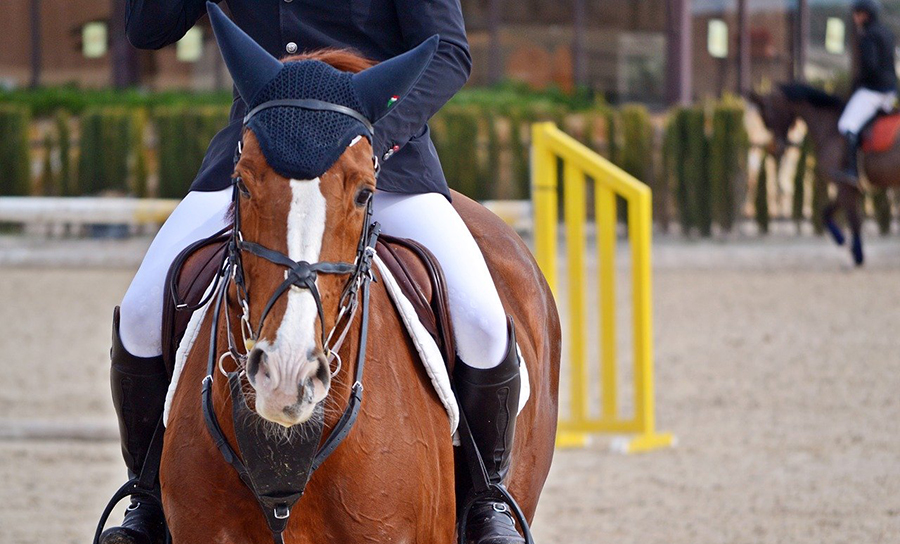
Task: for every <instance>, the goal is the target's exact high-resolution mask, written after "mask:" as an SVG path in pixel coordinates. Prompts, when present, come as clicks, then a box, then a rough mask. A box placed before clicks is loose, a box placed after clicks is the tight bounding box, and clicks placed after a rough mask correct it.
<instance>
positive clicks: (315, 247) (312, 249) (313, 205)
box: [267, 178, 325, 383]
mask: <svg viewBox="0 0 900 544" xmlns="http://www.w3.org/2000/svg"><path fill="white" fill-rule="evenodd" d="M290 183H291V209H290V212H289V214H288V220H287V248H288V257H290V258H291V260H293V261H296V262H300V261H306V262H308V263H315V262H318V260H319V254H320V253H321V251H322V237H323V236H324V234H325V197H324V196H323V195H322V191H320V190H319V183H320V181H319V178H316V179H313V180H307V181H299V180H295V179H292V180H291V182H290ZM317 316H318V312H317V311H316V303H315V299H314V298H313V296H312V294H311V293H310V292H309V290H307V289H299V288H293V287H292V288H291V289H288V292H287V310H286V311H285V312H284V318H283V319H282V320H281V325H280V326H279V327H278V332H276V333H275V342H274V344H273V345H272V349H270V350H267V351H269V352H270V353H274V354H277V356H276V357H275V359H276V360H277V364H278V365H279V366H280V367H281V368H279V369H278V370H279V372H278V373H279V374H280V375H281V377H282V378H285V377H287V378H288V379H291V378H293V380H292V381H293V383H297V381H296V378H297V374H298V372H299V370H300V367H301V366H302V364H303V363H304V362H305V361H306V360H307V356H308V355H309V353H310V352H311V351H312V350H313V349H314V348H315V345H316V341H315V334H316V319H317Z"/></svg>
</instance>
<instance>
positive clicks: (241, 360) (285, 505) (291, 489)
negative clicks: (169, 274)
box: [202, 182, 380, 544]
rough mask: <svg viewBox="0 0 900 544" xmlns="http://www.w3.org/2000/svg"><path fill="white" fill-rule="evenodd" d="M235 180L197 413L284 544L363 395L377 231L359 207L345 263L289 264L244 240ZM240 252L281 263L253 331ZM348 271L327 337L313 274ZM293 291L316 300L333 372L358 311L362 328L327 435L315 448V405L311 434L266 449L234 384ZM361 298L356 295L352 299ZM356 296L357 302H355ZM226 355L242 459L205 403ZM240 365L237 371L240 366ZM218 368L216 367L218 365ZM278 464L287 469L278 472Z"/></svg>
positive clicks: (279, 543) (277, 254) (276, 538)
mask: <svg viewBox="0 0 900 544" xmlns="http://www.w3.org/2000/svg"><path fill="white" fill-rule="evenodd" d="M240 185H241V184H240V182H238V183H236V184H235V191H234V200H235V222H234V229H233V234H232V240H231V242H230V243H229V247H228V250H227V253H226V258H225V264H224V266H223V267H222V270H221V271H220V277H221V278H222V279H221V281H219V285H218V289H217V293H216V295H215V302H214V310H213V321H212V333H211V335H210V346H209V357H208V359H207V374H206V377H205V378H204V379H203V385H202V398H203V404H202V406H203V416H204V420H205V421H206V427H207V430H208V431H209V433H210V435H211V437H212V439H213V442H215V444H216V447H217V448H218V450H219V452H220V453H221V454H222V457H223V458H224V459H225V461H227V462H228V463H229V464H230V465H231V466H232V467H233V468H234V469H235V471H237V473H238V475H239V476H240V478H241V480H242V481H243V482H244V484H245V485H247V487H249V488H250V490H251V491H252V492H253V494H254V496H255V497H256V500H257V502H258V503H259V505H260V507H261V508H262V510H263V514H264V515H265V518H266V522H267V524H268V526H269V529H270V530H271V532H272V535H273V538H274V541H275V542H276V544H282V543H283V542H284V540H283V536H282V533H283V532H284V530H285V529H286V527H287V522H288V518H289V516H290V511H291V508H292V507H293V505H294V504H296V502H297V501H298V500H299V499H300V497H301V496H302V495H303V491H304V489H305V487H306V484H307V482H308V481H309V478H310V476H311V475H312V472H313V471H315V470H316V469H317V468H318V467H319V466H320V465H321V464H322V463H323V462H324V461H325V459H327V458H328V456H329V455H331V453H333V452H334V450H335V449H337V447H338V446H339V445H340V444H341V442H342V441H343V440H344V439H345V438H346V437H347V435H348V434H349V432H350V429H351V428H352V426H353V424H354V423H355V422H356V419H357V416H358V415H359V411H360V407H361V403H362V397H363V385H362V378H363V371H364V368H365V353H366V341H367V337H368V334H367V332H368V320H369V319H368V318H369V286H370V284H371V282H372V281H373V280H374V276H373V275H372V260H373V257H374V255H375V249H374V248H375V243H376V241H377V239H378V235H379V233H380V227H379V225H378V224H377V223H370V218H371V214H372V210H371V204H369V206H368V207H367V210H366V222H365V225H366V226H365V227H364V228H363V230H362V233H361V235H360V240H359V245H358V249H357V254H356V262H355V263H354V264H350V263H331V262H319V263H307V262H305V261H300V262H296V261H294V260H292V259H290V258H289V257H288V256H286V255H284V254H283V253H280V252H278V251H275V250H272V249H269V248H266V247H264V246H262V245H259V244H256V243H253V242H247V241H245V240H244V239H243V236H242V235H241V231H240V226H241V223H240V211H239V210H240V206H239V205H238V204H239V203H238V200H239V198H240V195H241V194H242V189H241V188H240ZM244 252H247V253H250V254H252V255H255V256H257V257H260V258H263V259H266V260H268V261H270V262H273V263H275V264H278V265H281V266H284V267H285V268H286V270H285V280H284V281H283V282H282V283H281V284H280V285H279V286H278V288H276V289H275V291H274V292H273V293H272V295H271V297H270V298H269V301H268V302H267V304H266V306H265V309H264V310H263V312H262V314H261V316H260V319H259V324H258V327H257V328H256V329H253V328H252V327H250V326H249V304H248V302H247V298H246V294H247V286H246V283H245V277H244V271H243V265H242V253H244ZM320 273H323V274H349V275H350V277H349V278H348V280H347V283H346V285H345V287H344V292H343V294H342V296H341V303H340V309H339V311H338V317H337V319H336V321H335V326H334V329H332V331H331V333H329V334H328V335H327V336H326V335H325V320H324V310H323V308H322V302H321V297H320V296H319V291H318V288H317V287H316V283H315V281H316V277H317V275H318V274H320ZM231 283H234V284H235V288H236V292H237V293H238V298H239V304H240V306H241V308H242V309H243V311H244V314H243V315H242V316H241V331H242V334H243V335H244V347H245V349H247V352H246V353H244V354H242V353H240V352H239V351H238V350H237V348H236V347H235V345H234V338H233V337H232V333H231V327H230V326H229V325H227V323H230V321H229V320H228V303H227V300H226V299H227V297H228V294H227V290H228V287H229V285H230V284H231ZM291 287H297V288H301V289H306V290H308V291H309V292H310V293H311V294H312V296H313V299H314V300H315V303H316V307H317V311H318V316H319V319H320V323H321V325H322V342H323V343H322V345H323V347H324V349H325V350H326V352H327V353H328V362H329V363H330V362H331V361H332V360H334V358H338V361H339V366H338V368H337V369H336V370H335V373H336V372H338V371H339V370H340V359H339V357H338V355H337V351H338V350H339V349H340V344H341V343H343V340H344V338H345V337H346V334H347V331H348V330H349V328H350V324H351V323H352V322H353V318H354V316H355V314H356V312H357V309H358V308H360V307H361V312H362V315H361V325H360V336H359V351H358V354H357V362H356V363H357V364H356V369H355V374H354V382H353V385H352V387H351V389H350V399H349V402H348V404H347V407H346V409H345V410H344V412H343V414H342V415H341V417H340V419H339V420H338V422H337V424H336V425H335V427H334V428H333V429H332V432H331V434H330V435H329V436H328V437H327V438H326V439H325V441H324V442H322V444H321V446H319V443H320V441H321V438H322V433H323V428H322V427H323V422H322V417H321V408H319V409H318V412H317V413H316V414H315V415H314V417H313V418H312V419H311V420H310V423H308V424H307V425H311V426H312V427H313V432H308V431H307V432H304V433H302V436H301V437H299V438H297V439H296V440H295V441H293V443H290V444H288V445H285V444H269V441H268V440H266V438H265V436H258V435H259V434H260V433H259V432H257V431H258V430H259V425H256V424H255V422H253V421H252V419H253V418H258V416H256V414H254V413H253V412H251V411H250V410H249V408H247V406H246V403H245V401H244V396H243V390H242V384H241V379H242V377H243V376H244V375H245V374H246V370H245V368H246V361H247V359H248V355H249V351H250V350H252V349H253V346H254V345H255V343H256V340H257V338H258V335H259V333H260V331H261V329H262V326H263V323H264V321H265V318H266V317H267V316H268V314H269V311H270V310H271V309H272V307H273V306H274V304H275V302H276V301H277V300H278V299H279V298H280V297H281V296H282V295H283V294H284V293H285V292H287V291H288V289H290V288H291ZM360 294H361V297H360V296H359V295H360ZM360 298H361V299H362V303H361V305H360V304H359V299H360ZM223 306H224V308H225V313H224V315H225V316H226V329H227V330H228V351H226V352H225V353H224V354H223V356H222V357H219V356H218V328H219V323H220V319H221V317H222V315H223V314H222V308H223ZM341 322H345V326H344V329H343V332H341V333H340V334H339V336H338V340H337V342H336V343H335V344H334V345H331V346H329V345H328V342H329V341H330V339H331V338H332V337H333V336H334V334H335V331H336V330H337V328H338V326H339V325H340V324H341ZM227 355H230V356H231V357H232V358H234V359H235V361H236V362H237V363H238V369H237V370H235V371H233V372H228V373H225V374H226V376H227V378H228V381H229V386H230V387H229V389H230V391H231V397H232V402H233V410H234V416H235V417H234V418H233V420H234V421H233V422H234V426H235V434H236V436H237V438H238V446H239V450H240V452H241V453H242V454H243V460H242V456H241V455H238V453H237V452H236V451H235V449H234V448H232V446H231V444H229V442H228V440H227V439H226V437H225V435H224V433H223V432H222V428H221V426H220V424H219V421H218V418H217V416H216V413H215V409H214V406H213V398H212V384H213V380H214V375H215V369H216V366H217V365H219V364H220V361H221V359H222V358H223V357H224V356H227ZM242 367H243V368H242ZM220 369H221V367H220ZM284 467H288V468H287V470H285V468H284Z"/></svg>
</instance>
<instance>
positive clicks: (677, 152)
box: [665, 107, 712, 235]
mask: <svg viewBox="0 0 900 544" xmlns="http://www.w3.org/2000/svg"><path fill="white" fill-rule="evenodd" d="M665 141H666V143H665V147H666V153H665V155H666V170H667V175H671V176H672V177H673V178H674V180H675V182H676V184H677V188H676V200H677V204H678V211H679V219H680V221H681V229H682V232H683V233H684V234H689V233H690V232H691V230H692V229H693V228H694V227H699V229H700V232H701V233H702V234H704V235H708V234H709V233H710V232H711V223H712V210H711V207H710V206H711V203H712V200H711V198H710V195H709V175H708V173H707V141H706V114H705V112H704V110H703V108H700V107H692V108H678V109H676V110H675V112H674V113H673V114H672V115H671V116H670V117H669V125H668V127H667V129H666V138H665Z"/></svg>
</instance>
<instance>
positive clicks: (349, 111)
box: [244, 98, 375, 139]
mask: <svg viewBox="0 0 900 544" xmlns="http://www.w3.org/2000/svg"><path fill="white" fill-rule="evenodd" d="M285 106H287V107H294V108H302V109H305V110H314V111H333V112H337V113H342V114H344V115H349V116H350V117H352V118H354V119H356V120H357V121H359V122H360V123H362V124H363V126H364V127H366V130H367V131H369V138H370V139H371V138H373V137H374V136H375V127H373V126H372V123H371V122H370V121H369V120H368V119H366V118H365V117H364V116H363V114H361V113H359V112H358V111H356V110H354V109H353V108H348V107H347V106H342V105H340V104H332V103H331V102H325V101H323V100H315V99H312V98H285V99H282V100H269V101H268V102H263V103H262V104H260V105H259V106H256V107H255V108H253V109H252V110H250V112H248V113H247V115H245V116H244V124H245V125H246V124H247V122H248V121H250V118H251V117H253V116H254V115H256V114H257V113H259V112H261V111H263V110H267V109H269V108H280V107H285Z"/></svg>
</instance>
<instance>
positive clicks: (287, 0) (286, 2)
mask: <svg viewBox="0 0 900 544" xmlns="http://www.w3.org/2000/svg"><path fill="white" fill-rule="evenodd" d="M293 1H294V0H284V3H285V4H290V3H291V2H293Z"/></svg>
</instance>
